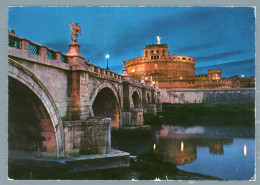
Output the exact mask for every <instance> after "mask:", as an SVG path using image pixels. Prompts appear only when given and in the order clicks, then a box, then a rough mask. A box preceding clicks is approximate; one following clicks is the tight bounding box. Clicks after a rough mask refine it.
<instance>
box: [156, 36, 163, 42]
mask: <svg viewBox="0 0 260 185" xmlns="http://www.w3.org/2000/svg"><path fill="white" fill-rule="evenodd" d="M156 38H157V44H161V39H162V37H160V36H157V37H156Z"/></svg>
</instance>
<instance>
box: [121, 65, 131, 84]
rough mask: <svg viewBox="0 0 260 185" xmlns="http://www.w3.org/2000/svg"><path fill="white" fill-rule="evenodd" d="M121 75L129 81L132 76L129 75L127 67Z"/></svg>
mask: <svg viewBox="0 0 260 185" xmlns="http://www.w3.org/2000/svg"><path fill="white" fill-rule="evenodd" d="M121 76H122V79H123V80H127V81H128V80H130V76H129V75H128V72H127V69H125V68H124V69H123V71H122V75H121Z"/></svg>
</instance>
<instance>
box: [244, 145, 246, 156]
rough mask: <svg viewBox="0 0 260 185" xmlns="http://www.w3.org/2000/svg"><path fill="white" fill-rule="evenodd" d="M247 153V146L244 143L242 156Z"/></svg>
mask: <svg viewBox="0 0 260 185" xmlns="http://www.w3.org/2000/svg"><path fill="white" fill-rule="evenodd" d="M246 155H247V148H246V145H244V156H246Z"/></svg>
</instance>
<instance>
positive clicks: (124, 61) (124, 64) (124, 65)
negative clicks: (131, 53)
mask: <svg viewBox="0 0 260 185" xmlns="http://www.w3.org/2000/svg"><path fill="white" fill-rule="evenodd" d="M122 61H123V67H124V68H126V60H125V59H123V60H122Z"/></svg>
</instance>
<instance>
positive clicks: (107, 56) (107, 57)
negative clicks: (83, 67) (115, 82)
mask: <svg viewBox="0 0 260 185" xmlns="http://www.w3.org/2000/svg"><path fill="white" fill-rule="evenodd" d="M106 59H107V70H109V68H108V59H109V55H106Z"/></svg>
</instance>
